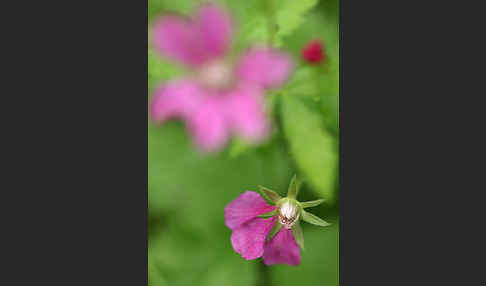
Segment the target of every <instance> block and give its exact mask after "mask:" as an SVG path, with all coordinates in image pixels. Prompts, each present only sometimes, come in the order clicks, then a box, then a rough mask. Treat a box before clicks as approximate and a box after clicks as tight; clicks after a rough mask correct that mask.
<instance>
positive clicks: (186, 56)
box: [152, 14, 208, 66]
mask: <svg viewBox="0 0 486 286" xmlns="http://www.w3.org/2000/svg"><path fill="white" fill-rule="evenodd" d="M152 32H153V37H152V44H153V46H154V47H155V49H156V50H157V51H158V52H160V53H161V54H163V55H164V56H166V57H168V58H170V59H172V60H177V61H180V62H182V63H183V64H185V65H188V66H197V65H201V64H202V63H204V62H205V61H206V60H207V59H208V54H207V53H206V51H205V47H204V46H203V45H202V42H201V37H200V33H199V32H198V30H197V28H196V26H195V25H194V24H193V23H192V22H191V21H190V20H189V19H186V18H184V17H182V16H177V15H170V14H166V15H164V16H163V17H162V18H160V19H158V20H157V21H156V22H155V24H154V26H153V29H152Z"/></svg>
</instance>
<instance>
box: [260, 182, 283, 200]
mask: <svg viewBox="0 0 486 286" xmlns="http://www.w3.org/2000/svg"><path fill="white" fill-rule="evenodd" d="M258 190H259V191H260V193H262V195H263V196H264V197H265V198H266V199H267V200H269V201H271V202H272V203H274V204H276V203H277V202H278V201H279V200H280V199H282V197H281V196H280V195H279V194H277V192H275V191H272V190H270V189H269V188H265V187H264V186H258Z"/></svg>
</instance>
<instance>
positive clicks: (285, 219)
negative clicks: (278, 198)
mask: <svg viewBox="0 0 486 286" xmlns="http://www.w3.org/2000/svg"><path fill="white" fill-rule="evenodd" d="M298 218H299V209H298V207H297V206H296V205H294V204H292V203H290V202H288V201H287V202H284V203H283V204H282V205H281V206H280V208H279V210H278V221H279V222H280V223H281V224H282V225H283V226H284V227H285V228H286V229H290V228H291V227H292V226H293V225H294V223H295V222H296V221H297V219H298Z"/></svg>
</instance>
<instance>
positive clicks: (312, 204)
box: [300, 199, 325, 209]
mask: <svg viewBox="0 0 486 286" xmlns="http://www.w3.org/2000/svg"><path fill="white" fill-rule="evenodd" d="M324 201H325V200H323V199H320V200H315V201H308V202H301V203H300V206H301V207H302V208H303V209H305V208H310V207H315V206H318V205H320V204H322V203H323V202H324Z"/></svg>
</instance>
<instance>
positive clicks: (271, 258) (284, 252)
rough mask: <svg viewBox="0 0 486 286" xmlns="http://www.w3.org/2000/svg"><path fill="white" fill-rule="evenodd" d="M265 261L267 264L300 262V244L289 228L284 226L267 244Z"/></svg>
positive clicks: (297, 263) (294, 263) (296, 263)
mask: <svg viewBox="0 0 486 286" xmlns="http://www.w3.org/2000/svg"><path fill="white" fill-rule="evenodd" d="M263 262H264V263H265V265H272V264H288V265H299V264H300V250H299V246H298V245H297V242H296V241H295V239H294V236H293V235H292V232H291V231H290V230H289V229H286V228H284V227H282V228H281V229H280V231H279V232H278V233H277V235H275V236H274V237H273V238H272V239H271V240H270V241H268V242H267V243H266V244H265V251H264V252H263Z"/></svg>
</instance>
